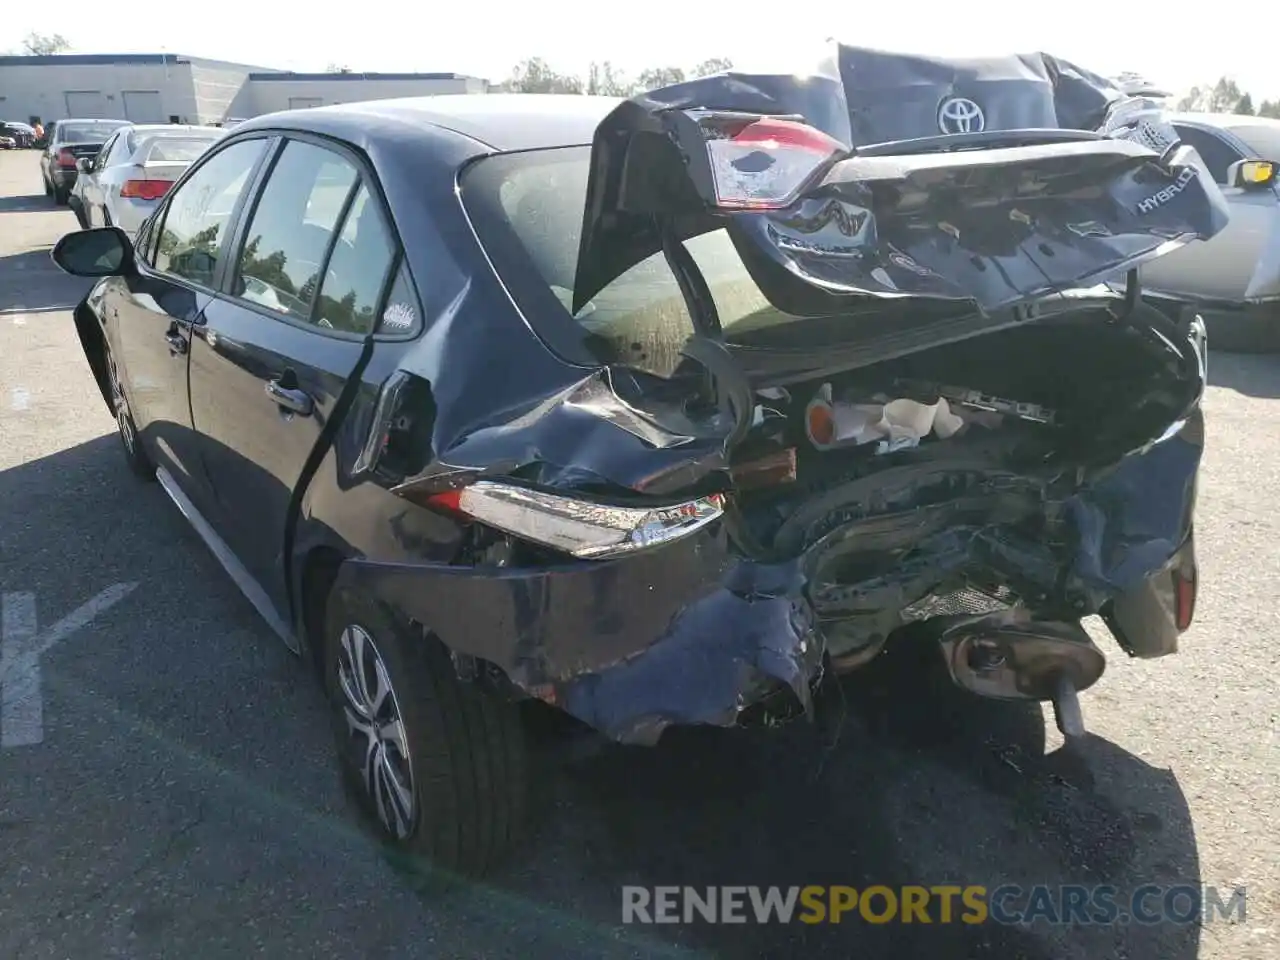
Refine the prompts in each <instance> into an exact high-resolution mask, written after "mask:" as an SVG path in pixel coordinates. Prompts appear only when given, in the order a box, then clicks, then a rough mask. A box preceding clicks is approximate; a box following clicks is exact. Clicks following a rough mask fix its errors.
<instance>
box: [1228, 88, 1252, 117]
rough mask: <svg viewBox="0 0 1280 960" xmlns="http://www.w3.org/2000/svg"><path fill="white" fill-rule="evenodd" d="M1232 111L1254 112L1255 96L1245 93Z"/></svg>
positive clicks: (1248, 113) (1249, 113)
mask: <svg viewBox="0 0 1280 960" xmlns="http://www.w3.org/2000/svg"><path fill="white" fill-rule="evenodd" d="M1232 113H1243V114H1247V115H1251V114H1252V113H1253V97H1251V96H1249V94H1247V93H1246V94H1245V95H1244V96H1243V97H1241V98H1240V99H1239V100H1238V101H1237V102H1236V108H1235V110H1233V111H1232Z"/></svg>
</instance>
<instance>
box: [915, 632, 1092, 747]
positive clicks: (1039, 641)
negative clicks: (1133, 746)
mask: <svg viewBox="0 0 1280 960" xmlns="http://www.w3.org/2000/svg"><path fill="white" fill-rule="evenodd" d="M939 644H940V647H941V649H942V654H943V656H944V657H945V659H946V663H947V670H948V672H949V673H950V674H951V679H952V680H953V681H955V683H956V684H958V685H959V686H961V687H963V688H964V689H966V690H969V691H971V692H972V693H976V694H978V695H979V696H982V697H993V698H995V699H1000V700H1038V701H1039V700H1050V701H1052V702H1053V711H1054V718H1055V720H1056V721H1057V724H1058V729H1059V730H1061V731H1062V734H1063V736H1064V737H1081V736H1084V733H1085V729H1084V720H1083V718H1082V716H1081V711H1080V700H1079V697H1078V696H1077V695H1076V694H1077V692H1078V691H1080V690H1085V689H1087V688H1089V687H1091V686H1093V684H1094V683H1096V682H1097V680H1098V678H1099V677H1101V676H1102V671H1103V670H1104V669H1105V668H1106V662H1107V661H1106V657H1105V656H1103V653H1102V651H1101V650H1099V649H1098V648H1097V646H1096V645H1095V644H1094V642H1093V640H1092V639H1091V638H1090V637H1089V634H1088V633H1087V632H1086V631H1085V629H1084V627H1082V626H1080V624H1079V623H1069V622H1063V621H1056V620H1032V619H1031V618H1030V617H1029V615H1028V614H1027V613H1026V611H1022V610H1005V611H1001V612H1000V613H995V614H989V615H986V616H981V617H969V618H965V619H964V620H962V621H960V622H958V623H957V622H953V623H951V624H950V625H948V626H946V627H944V628H943V630H942V634H941V636H940V637H939Z"/></svg>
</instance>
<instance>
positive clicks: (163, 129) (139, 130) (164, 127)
mask: <svg viewBox="0 0 1280 960" xmlns="http://www.w3.org/2000/svg"><path fill="white" fill-rule="evenodd" d="M130 126H131V127H132V130H133V132H134V133H136V134H138V135H140V136H143V137H154V136H156V135H157V134H161V133H179V134H192V133H194V134H201V135H206V136H210V137H216V136H218V135H220V134H221V133H222V131H221V130H219V129H218V128H217V127H201V126H198V125H197V124H194V123H135V124H131V125H130Z"/></svg>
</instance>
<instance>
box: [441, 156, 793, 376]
mask: <svg viewBox="0 0 1280 960" xmlns="http://www.w3.org/2000/svg"><path fill="white" fill-rule="evenodd" d="M589 164H590V150H589V148H585V147H570V148H558V149H554V150H542V151H533V152H527V153H519V154H506V155H498V156H495V157H490V158H488V159H485V160H481V161H479V162H478V163H477V164H475V165H474V166H473V167H472V168H471V169H470V170H468V172H467V174H466V175H465V177H464V178H463V184H462V195H463V201H464V203H465V204H466V206H467V209H468V211H469V212H470V213H471V215H472V221H473V223H475V226H476V231H477V234H478V235H479V237H480V241H481V243H483V244H484V245H485V246H486V247H487V248H489V250H490V253H491V255H493V259H494V262H495V266H496V267H497V270H498V272H499V274H501V275H502V277H503V280H504V281H505V282H506V284H507V286H508V287H509V288H510V289H511V290H512V291H513V293H515V295H516V299H517V301H520V302H521V305H522V307H523V308H524V310H525V313H526V315H528V316H529V320H530V322H532V323H534V324H535V325H536V324H537V323H538V312H539V308H538V307H537V306H536V305H535V303H536V298H535V297H534V296H532V295H530V291H529V288H528V284H529V283H530V282H535V283H536V282H537V281H539V280H540V281H541V282H542V283H543V284H545V285H546V287H547V288H549V289H550V290H551V292H552V294H554V296H555V299H556V300H558V301H559V302H560V306H561V307H562V308H563V309H564V310H566V311H568V310H570V309H571V308H572V304H573V284H574V273H575V270H576V267H577V258H578V243H579V238H580V237H581V235H582V212H583V204H584V202H585V200H586V192H587V176H588V172H589ZM685 246H686V248H687V249H688V250H689V251H690V253H691V254H692V255H693V258H694V259H695V260H696V261H697V263H698V266H699V268H700V269H701V271H702V273H703V276H704V277H705V278H706V281H707V284H708V286H709V287H710V288H711V293H712V296H713V298H714V299H715V301H716V308H717V311H718V313H719V314H720V322H721V325H722V326H723V327H724V329H725V333H726V335H727V336H728V337H729V338H730V339H731V338H732V334H733V333H734V332H735V331H742V330H745V329H747V328H749V327H754V326H757V325H770V324H774V323H779V322H785V320H786V319H787V317H786V316H785V315H783V314H780V313H778V311H776V310H774V309H773V308H772V307H771V306H770V304H769V302H768V301H767V300H766V299H765V297H764V295H763V294H762V293H760V291H759V289H758V288H757V287H756V285H755V282H754V281H753V280H752V279H751V277H750V275H749V274H748V273H747V270H746V267H745V266H744V265H743V263H742V260H741V258H740V257H739V256H738V253H737V251H736V250H735V249H734V247H733V243H732V241H731V240H730V239H729V236H728V235H727V234H726V233H725V231H724V230H715V231H713V232H711V233H707V234H704V235H703V236H700V237H695V238H693V239H692V240H689V241H687V242H686V243H685ZM522 293H523V296H522ZM574 320H575V321H577V323H578V324H579V325H580V326H581V327H582V328H583V330H584V332H585V333H586V335H587V336H586V342H587V344H588V346H589V348H590V349H591V351H592V353H594V354H595V355H596V357H597V358H598V359H600V360H601V361H602V362H605V363H624V364H627V365H628V366H633V367H636V368H638V369H641V370H647V371H649V372H651V373H654V374H657V375H659V376H669V375H670V374H671V373H672V372H673V371H674V370H675V368H676V366H677V365H678V364H679V363H680V359H681V355H680V350H681V348H682V347H683V346H684V344H685V343H686V342H687V340H688V339H689V337H691V336H692V335H693V333H694V327H693V321H692V318H691V317H690V316H689V312H688V310H687V309H686V307H685V303H684V298H683V296H682V295H681V293H680V288H679V285H678V284H677V282H676V278H675V276H674V275H673V274H672V272H671V270H670V268H669V267H668V266H667V262H666V258H665V257H664V256H663V255H662V254H661V253H657V254H654V255H652V256H650V257H648V258H647V259H645V260H642V261H640V262H639V263H637V264H635V265H634V266H632V267H631V268H630V269H629V270H627V271H626V272H625V273H623V274H622V275H621V276H620V277H618V278H617V279H616V280H614V281H613V282H612V283H610V284H609V285H608V286H606V287H605V288H604V289H603V290H601V291H600V292H599V293H598V294H596V296H595V297H594V298H593V299H592V300H591V302H589V303H588V304H586V305H585V306H584V307H583V308H582V310H580V311H578V313H577V314H576V315H575V316H574Z"/></svg>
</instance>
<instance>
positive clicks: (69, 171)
mask: <svg viewBox="0 0 1280 960" xmlns="http://www.w3.org/2000/svg"><path fill="white" fill-rule="evenodd" d="M127 124H128V121H127V120H59V121H58V123H57V126H55V127H54V129H53V132H52V133H50V134H49V136H48V142H47V143H46V144H45V147H44V151H43V152H42V153H41V154H40V176H41V179H43V181H44V193H45V196H52V197H53V200H54V202H55V203H57V204H59V205H65V204H66V202H67V200H68V198H69V197H70V196H71V188H72V187H74V186H75V185H76V175H77V170H76V161H77V160H79V159H80V158H81V157H96V156H97V155H98V151H99V150H101V149H102V145H103V144H104V143H106V142H107V138H108V137H110V136H111V134H113V133H114V132H115V131H117V130H119V129H120V128H121V127H123V126H127Z"/></svg>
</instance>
